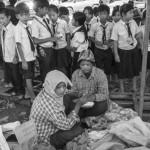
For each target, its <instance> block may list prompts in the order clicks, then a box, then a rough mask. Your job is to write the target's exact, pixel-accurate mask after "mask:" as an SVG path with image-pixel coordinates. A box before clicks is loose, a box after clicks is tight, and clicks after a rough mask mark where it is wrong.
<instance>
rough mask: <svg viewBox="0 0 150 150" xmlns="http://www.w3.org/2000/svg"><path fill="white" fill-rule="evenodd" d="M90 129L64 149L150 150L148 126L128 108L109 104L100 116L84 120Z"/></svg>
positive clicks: (149, 126)
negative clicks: (106, 110)
mask: <svg viewBox="0 0 150 150" xmlns="http://www.w3.org/2000/svg"><path fill="white" fill-rule="evenodd" d="M84 122H86V123H87V125H88V126H89V127H90V129H86V130H85V132H84V133H83V134H82V135H80V136H79V137H76V138H75V139H74V140H72V141H71V142H69V143H68V144H67V146H66V150H124V149H125V150H150V149H149V148H150V124H149V123H145V122H143V121H142V120H141V118H140V117H138V114H137V113H136V112H134V111H133V110H131V109H123V108H122V107H120V106H118V105H117V104H115V103H113V102H112V103H111V105H110V109H109V110H108V112H106V113H105V114H104V115H103V116H99V117H90V118H86V119H85V120H84Z"/></svg>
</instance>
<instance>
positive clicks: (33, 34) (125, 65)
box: [0, 0, 150, 101]
mask: <svg viewBox="0 0 150 150" xmlns="http://www.w3.org/2000/svg"><path fill="white" fill-rule="evenodd" d="M34 10H35V12H36V15H35V17H34V19H33V20H32V23H31V24H30V25H29V24H28V21H29V16H30V15H29V7H28V6H27V5H26V4H25V3H20V4H18V5H17V6H16V7H15V11H16V16H17V19H19V22H18V23H17V25H16V26H15V25H13V24H12V22H11V14H10V10H9V9H7V8H5V7H3V8H0V24H1V25H2V26H3V27H2V31H1V45H2V54H3V60H4V64H5V67H6V68H7V69H8V70H9V71H8V72H9V73H8V74H9V79H10V80H11V83H12V84H13V87H14V92H15V94H17V95H18V97H19V98H22V96H23V95H24V90H23V89H24V88H23V79H24V81H25V85H26V86H25V87H26V89H27V91H28V93H29V94H30V96H31V100H32V101H33V100H34V98H35V94H34V91H33V85H32V81H33V79H34V68H35V60H36V59H37V60H38V62H39V66H40V76H41V81H42V82H44V80H45V77H46V74H47V73H48V72H49V71H51V70H54V69H57V70H60V71H62V72H63V73H64V74H66V75H67V76H68V77H69V78H71V74H72V73H73V72H74V71H75V70H76V69H78V63H77V61H78V56H79V54H80V52H82V51H83V50H87V49H91V50H92V51H93V53H94V56H95V60H96V64H95V65H96V67H98V68H100V69H102V70H104V72H105V74H106V75H107V77H108V80H110V76H111V75H112V76H114V77H115V78H116V75H117V78H118V80H119V83H120V84H119V85H120V91H121V92H124V86H123V83H124V79H125V78H131V79H133V90H134V91H136V77H137V76H139V74H140V71H141V58H142V45H143V38H142V37H143V35H144V28H145V27H144V25H143V24H144V22H145V21H144V20H145V16H146V10H145V11H144V12H143V21H142V24H140V27H139V26H138V25H137V23H136V20H134V19H133V15H134V6H133V5H132V4H123V5H122V6H121V7H119V6H116V7H115V8H114V10H113V12H112V16H111V18H112V20H111V21H110V8H109V7H108V6H107V5H103V4H101V5H100V6H99V7H97V8H94V9H92V7H91V6H88V7H85V8H84V10H83V12H75V13H74V14H73V17H72V21H70V20H69V11H68V9H67V8H66V7H60V8H58V7H57V6H55V5H52V4H49V2H48V1H47V0H34ZM148 63H149V59H148ZM85 69H86V68H85ZM148 69H150V64H148Z"/></svg>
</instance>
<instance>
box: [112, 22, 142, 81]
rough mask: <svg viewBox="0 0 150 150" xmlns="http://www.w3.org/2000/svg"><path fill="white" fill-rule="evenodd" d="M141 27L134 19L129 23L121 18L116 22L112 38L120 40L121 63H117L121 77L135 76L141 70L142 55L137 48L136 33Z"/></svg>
mask: <svg viewBox="0 0 150 150" xmlns="http://www.w3.org/2000/svg"><path fill="white" fill-rule="evenodd" d="M139 32H140V29H139V27H138V25H137V24H136V22H135V21H134V20H130V21H129V23H128V24H126V23H125V22H123V21H122V20H120V21H119V22H118V23H116V24H115V26H114V28H113V31H112V36H111V39H112V40H114V41H117V42H118V54H119V57H120V61H121V62H120V63H116V66H117V75H118V78H119V79H124V78H133V77H134V76H138V75H139V72H140V61H139V59H140V55H139V51H138V48H137V40H136V39H135V35H136V34H138V33H139Z"/></svg>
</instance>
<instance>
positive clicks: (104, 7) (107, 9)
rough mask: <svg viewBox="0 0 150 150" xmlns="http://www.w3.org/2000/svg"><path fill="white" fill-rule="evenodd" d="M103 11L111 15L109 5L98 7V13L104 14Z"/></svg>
mask: <svg viewBox="0 0 150 150" xmlns="http://www.w3.org/2000/svg"><path fill="white" fill-rule="evenodd" d="M103 11H106V12H107V13H108V14H109V13H110V8H109V7H108V6H107V5H105V4H101V5H100V6H99V7H98V13H99V12H103Z"/></svg>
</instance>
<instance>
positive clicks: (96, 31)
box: [88, 21, 113, 49]
mask: <svg viewBox="0 0 150 150" xmlns="http://www.w3.org/2000/svg"><path fill="white" fill-rule="evenodd" d="M102 26H103V25H102V24H101V22H98V23H95V24H94V25H92V27H91V29H90V31H89V33H88V36H89V37H93V38H95V40H96V41H100V42H102V37H103V27H102ZM105 27H106V29H105V31H106V41H108V40H110V38H111V32H112V28H113V24H112V23H111V22H108V21H107V22H106V24H105ZM95 46H96V47H97V48H100V49H105V48H104V47H100V46H98V45H95Z"/></svg>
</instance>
